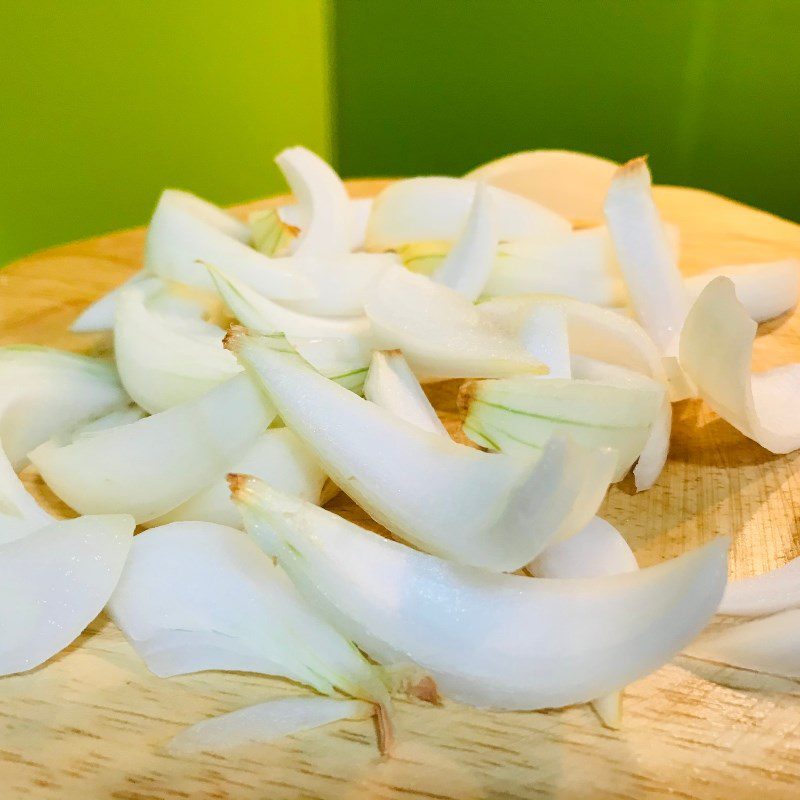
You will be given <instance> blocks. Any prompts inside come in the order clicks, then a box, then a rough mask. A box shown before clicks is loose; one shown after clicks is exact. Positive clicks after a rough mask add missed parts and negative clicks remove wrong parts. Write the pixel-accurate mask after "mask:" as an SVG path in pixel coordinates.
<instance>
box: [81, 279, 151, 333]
mask: <svg viewBox="0 0 800 800" xmlns="http://www.w3.org/2000/svg"><path fill="white" fill-rule="evenodd" d="M148 280H152V278H150V276H149V275H148V273H147V272H145V270H143V269H140V270H139V271H138V272H135V273H134V274H133V275H131V277H130V278H128V280H126V281H125V282H124V283H122V284H121V285H120V286H117V288H116V289H112V290H111V291H110V292H108V293H107V294H104V295H103V296H102V297H100V298H99V299H97V300H95V301H94V303H92V304H91V305H90V306H87V307H86V308H85V309H84V310H83V311H82V312H81V313H80V314H79V315H78V318H77V319H76V320H75V321H74V322H73V323H72V325H70V326H69V329H70V331H72V333H95V332H97V331H110V330H111V329H112V328H113V327H114V317H115V315H116V313H117V299H118V298H119V296H120V294H121V293H122V292H124V291H125V290H126V289H129V288H130V287H131V286H136V285H137V284H140V283H142V282H143V281H148Z"/></svg>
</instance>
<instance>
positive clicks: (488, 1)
mask: <svg viewBox="0 0 800 800" xmlns="http://www.w3.org/2000/svg"><path fill="white" fill-rule="evenodd" d="M334 6H335V15H334V16H335V36H334V42H335V49H334V64H335V68H336V80H335V85H336V99H337V112H338V126H337V142H338V147H337V157H338V163H339V166H340V168H341V169H342V171H343V172H344V173H345V174H347V175H351V176H355V175H382V174H383V175H388V174H413V173H424V172H445V173H459V172H462V171H464V170H466V169H468V168H469V167H471V166H474V165H476V164H478V163H480V162H481V161H485V160H488V159H490V158H493V157H496V156H499V155H501V154H504V153H508V152H513V151H515V150H523V149H531V148H536V147H562V148H571V149H576V150H584V151H588V152H593V153H598V154H601V155H606V156H610V157H612V158H615V159H626V158H628V157H631V156H633V155H639V154H641V153H649V154H650V156H651V165H652V167H653V170H654V173H655V175H656V178H657V180H658V181H659V182H662V183H679V184H690V185H696V186H701V187H705V188H709V189H713V190H716V191H719V192H722V193H724V194H728V195H730V196H733V197H737V198H739V199H741V200H743V201H746V202H749V203H753V204H755V205H758V206H762V207H764V208H768V209H771V210H773V211H775V212H778V213H782V214H784V215H785V216H788V217H791V218H794V219H798V220H800V90H798V76H800V46H799V45H798V36H800V0H546V1H545V0H403V2H396V1H395V0H370V2H364V1H363V0H337V2H336V3H335V4H334Z"/></svg>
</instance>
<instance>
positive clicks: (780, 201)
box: [0, 0, 800, 263]
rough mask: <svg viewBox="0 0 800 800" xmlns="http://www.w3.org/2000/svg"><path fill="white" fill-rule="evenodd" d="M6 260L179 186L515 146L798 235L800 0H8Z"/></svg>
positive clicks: (441, 158)
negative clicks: (734, 206)
mask: <svg viewBox="0 0 800 800" xmlns="http://www.w3.org/2000/svg"><path fill="white" fill-rule="evenodd" d="M0 12H1V18H0V30H2V34H0V43H1V44H2V46H0V67H1V68H2V72H1V73H0V74H2V75H3V80H2V81H0V263H6V262H8V261H10V260H12V259H14V258H17V257H19V256H21V255H24V254H26V253H29V252H31V251H33V250H36V249H40V248H43V247H47V246H50V245H53V244H58V243H61V242H65V241H70V240H73V239H77V238H81V237H85V236H90V235H93V234H97V233H102V232H105V231H109V230H114V229H117V228H122V227H130V226H134V225H139V224H143V223H144V222H146V221H147V218H148V216H149V214H150V212H151V210H152V208H153V206H154V204H155V201H156V199H157V197H158V194H159V192H160V191H161V189H162V188H164V187H165V186H176V187H180V188H185V189H189V190H191V191H194V192H196V193H198V194H200V195H203V196H205V197H208V198H209V199H211V200H213V201H215V202H218V203H222V204H226V203H234V202H241V201H244V200H248V199H252V198H256V197H259V196H263V195H266V194H270V193H275V192H280V191H282V190H283V189H284V186H283V182H282V180H281V178H280V177H279V175H278V172H277V170H276V169H275V167H274V165H273V164H272V158H273V156H274V155H275V154H276V153H277V151H278V150H280V149H281V148H283V147H285V146H288V145H292V144H305V145H306V146H308V147H310V148H312V149H314V150H316V151H317V152H319V153H320V154H321V155H323V156H325V157H327V158H329V159H330V160H332V162H333V164H334V165H335V166H336V167H337V168H338V169H339V170H340V172H341V173H342V174H343V175H344V176H347V177H355V176H368V175H381V176H388V175H412V174H417V173H445V174H459V173H463V172H465V171H466V170H468V169H470V168H471V167H473V166H476V165H477V164H479V163H481V162H484V161H487V160H490V159H492V158H495V157H497V156H500V155H503V154H506V153H510V152H514V151H517V150H526V149H535V148H540V147H545V148H547V147H555V148H563V149H575V150H581V151H584V152H589V153H595V154H597V155H602V156H606V157H610V158H613V159H616V160H624V159H627V158H629V157H632V156H634V155H640V154H642V153H648V154H649V155H650V164H651V168H652V170H653V173H654V176H655V179H656V181H657V182H658V183H671V184H684V185H692V186H698V187H702V188H706V189H710V190H713V191H717V192H720V193H722V194H725V195H728V196H730V197H734V198H736V199H738V200H741V201H743V202H746V203H750V204H752V205H756V206H759V207H762V208H765V209H768V210H770V211H773V212H775V213H777V214H781V215H783V216H786V217H789V218H791V219H794V220H800V146H798V138H799V137H800V96H799V95H798V88H797V79H798V75H800V47H798V38H797V37H798V33H797V32H798V30H800V0H642V1H641V2H634V0H227V1H226V2H224V3H223V2H221V0H160V2H158V3H149V2H135V1H134V2H132V1H131V0H33V1H32V2H22V3H20V2H18V0H15V1H14V2H11V0H0Z"/></svg>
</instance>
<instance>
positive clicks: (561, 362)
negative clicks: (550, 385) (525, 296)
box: [519, 306, 572, 378]
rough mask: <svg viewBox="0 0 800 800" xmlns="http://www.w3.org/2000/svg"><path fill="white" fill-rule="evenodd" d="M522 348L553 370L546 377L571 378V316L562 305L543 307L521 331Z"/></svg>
mask: <svg viewBox="0 0 800 800" xmlns="http://www.w3.org/2000/svg"><path fill="white" fill-rule="evenodd" d="M519 338H520V342H521V343H522V346H523V347H524V348H525V349H526V350H527V351H528V352H529V353H530V354H531V355H532V356H533V357H534V358H536V359H538V360H539V361H541V362H542V363H543V364H545V365H546V366H547V369H548V370H549V371H548V373H547V375H542V377H543V378H571V377H572V365H571V363H570V355H569V326H568V324H567V313H566V311H565V310H564V309H563V308H559V307H558V306H541V307H540V308H537V309H535V310H534V311H532V312H531V313H530V315H529V316H528V319H527V320H526V321H525V322H524V323H523V324H522V326H521V327H520V330H519Z"/></svg>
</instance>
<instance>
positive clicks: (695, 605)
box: [232, 476, 728, 710]
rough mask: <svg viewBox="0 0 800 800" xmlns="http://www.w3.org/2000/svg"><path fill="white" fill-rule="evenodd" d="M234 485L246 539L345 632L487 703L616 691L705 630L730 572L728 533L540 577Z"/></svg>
mask: <svg viewBox="0 0 800 800" xmlns="http://www.w3.org/2000/svg"><path fill="white" fill-rule="evenodd" d="M232 483H233V489H234V494H235V497H236V498H237V500H238V502H239V503H240V505H241V507H242V510H243V512H242V513H243V514H244V515H245V525H246V528H247V531H248V533H250V534H251V535H252V536H253V537H254V538H255V539H256V541H257V542H258V543H259V544H260V545H261V547H262V548H263V549H264V550H265V551H266V552H267V553H268V554H269V555H273V556H275V557H276V558H277V559H278V561H279V563H280V564H281V565H282V566H283V567H284V569H285V570H286V571H287V572H288V573H289V576H290V577H291V578H292V580H293V581H294V583H295V585H296V586H297V588H298V589H299V590H300V592H301V593H302V594H303V595H304V596H305V597H306V598H307V599H308V600H309V601H310V602H312V603H314V604H315V605H316V606H317V607H318V608H319V609H320V611H321V612H323V613H324V614H325V615H326V616H327V618H328V619H330V620H331V621H332V622H333V624H334V625H335V626H336V627H337V628H338V629H339V630H341V631H342V632H343V634H344V635H345V636H347V637H348V638H350V639H352V640H353V641H355V642H356V644H358V645H359V646H360V647H362V648H363V649H364V650H365V652H367V653H368V654H369V655H371V656H372V657H373V658H375V659H376V660H377V661H379V662H385V663H398V662H400V663H402V662H408V661H411V662H413V663H416V664H418V665H419V666H420V667H422V668H423V669H424V670H426V671H427V672H428V673H429V674H430V675H431V677H432V678H433V679H434V680H435V681H436V683H437V685H438V687H439V688H440V689H441V692H442V694H443V695H444V696H446V697H448V698H451V699H453V700H457V701H459V702H464V703H469V704H472V705H476V706H479V707H494V708H503V709H520V710H521V709H536V708H553V707H557V706H562V705H567V704H571V703H580V702H586V701H589V700H591V699H592V698H594V697H598V696H601V695H604V694H607V693H609V692H613V691H617V690H618V689H620V688H622V687H623V686H625V685H626V684H628V683H630V682H631V681H634V680H637V679H638V678H641V677H643V676H644V675H646V674H648V673H649V672H651V671H653V670H654V669H657V668H658V667H660V666H661V665H662V664H664V663H665V662H667V661H668V660H669V659H670V658H672V657H673V656H674V655H675V654H677V653H678V652H679V651H680V650H681V649H682V648H683V647H685V646H686V645H687V644H688V643H689V642H690V641H691V640H692V639H693V638H694V637H695V636H696V635H697V633H698V632H699V631H700V630H701V629H702V628H703V627H704V626H705V625H706V623H707V622H708V620H709V619H710V618H711V616H712V615H713V614H714V611H715V610H716V607H717V605H718V603H719V599H720V597H721V596H722V591H723V589H724V586H725V581H726V579H727V548H728V540H727V539H725V538H723V539H720V540H717V541H715V542H712V543H710V544H709V545H706V546H705V547H702V548H700V549H698V550H695V551H693V552H691V553H687V554H686V555H684V556H681V557H680V558H676V559H673V560H671V561H668V562H666V563H664V564H659V565H658V566H654V567H649V568H647V569H643V570H638V571H636V572H630V573H626V574H622V575H614V576H610V577H602V578H591V579H584V580H558V579H546V580H545V579H543V580H538V579H535V578H529V577H525V576H520V575H499V574H496V573H492V572H488V571H486V570H482V569H475V568H471V567H465V566H461V565H458V564H455V563H453V562H451V561H446V560H443V559H441V558H437V557H435V556H431V555H427V554H425V553H422V552H419V551H417V550H413V549H412V548H410V547H406V546H405V545H402V544H400V543H399V542H393V541H389V540H387V539H385V538H384V537H382V536H379V535H377V534H374V533H371V532H369V531H366V530H364V529H362V528H359V527H358V526H357V525H354V524H353V523H351V522H349V521H347V520H345V519H343V518H342V517H339V516H337V515H335V514H332V513H330V512H328V511H326V510H324V509H321V508H318V507H317V506H313V505H310V504H307V503H303V502H302V501H299V500H297V499H296V498H293V497H290V496H289V495H284V494H281V493H279V492H277V491H275V490H274V489H271V488H270V487H268V486H266V484H262V483H260V482H258V481H256V480H254V479H247V478H246V477H243V476H238V477H237V478H235V479H234V480H233V482H232ZM467 656H468V657H467Z"/></svg>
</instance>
